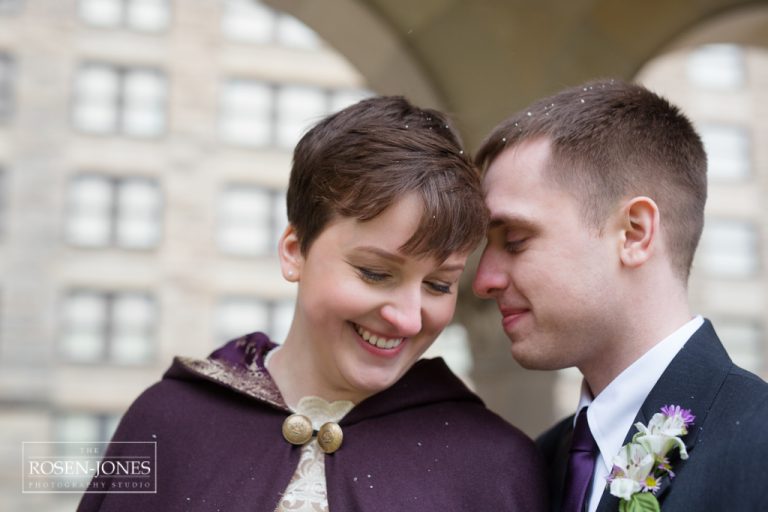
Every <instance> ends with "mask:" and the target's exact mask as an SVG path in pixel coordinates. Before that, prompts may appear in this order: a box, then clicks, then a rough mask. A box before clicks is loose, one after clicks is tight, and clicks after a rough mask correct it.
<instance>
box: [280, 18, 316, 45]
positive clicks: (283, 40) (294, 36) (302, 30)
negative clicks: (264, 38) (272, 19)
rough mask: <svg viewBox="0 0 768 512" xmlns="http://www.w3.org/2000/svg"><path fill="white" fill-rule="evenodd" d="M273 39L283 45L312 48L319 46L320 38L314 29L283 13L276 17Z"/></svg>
mask: <svg viewBox="0 0 768 512" xmlns="http://www.w3.org/2000/svg"><path fill="white" fill-rule="evenodd" d="M275 39H276V40H277V42H278V43H280V44H282V45H283V46H289V47H292V48H306V49H314V48H318V47H319V46H320V38H319V37H317V34H316V33H315V31H314V30H312V29H311V28H309V27H308V26H306V25H305V24H304V23H302V22H301V21H299V20H297V19H296V18H294V17H293V16H291V15H289V14H285V13H280V14H279V15H278V17H277V24H276V27H275Z"/></svg>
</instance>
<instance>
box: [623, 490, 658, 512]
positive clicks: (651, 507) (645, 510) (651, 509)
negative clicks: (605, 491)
mask: <svg viewBox="0 0 768 512" xmlns="http://www.w3.org/2000/svg"><path fill="white" fill-rule="evenodd" d="M624 503H626V504H627V507H626V509H623V510H622V508H621V506H619V510H621V512H661V507H660V506H659V500H657V499H656V496H654V495H653V494H651V493H650V492H638V493H636V494H633V495H632V499H631V500H630V501H628V502H626V501H623V500H622V502H621V504H622V505H624Z"/></svg>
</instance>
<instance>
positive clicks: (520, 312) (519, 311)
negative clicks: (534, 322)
mask: <svg viewBox="0 0 768 512" xmlns="http://www.w3.org/2000/svg"><path fill="white" fill-rule="evenodd" d="M499 311H500V312H501V324H502V325H503V326H504V329H505V330H509V329H511V328H512V327H513V326H514V325H515V324H516V323H517V322H518V321H520V319H521V318H522V317H524V316H525V315H526V313H529V312H530V311H531V310H530V309H528V308H518V307H499Z"/></svg>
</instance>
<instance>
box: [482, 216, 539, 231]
mask: <svg viewBox="0 0 768 512" xmlns="http://www.w3.org/2000/svg"><path fill="white" fill-rule="evenodd" d="M500 227H507V228H516V229H528V230H535V229H536V224H534V223H533V222H532V221H531V220H530V219H527V218H525V217H521V216H519V215H508V214H505V213H500V214H496V215H491V220H490V222H489V223H488V229H489V230H490V229H496V228H500Z"/></svg>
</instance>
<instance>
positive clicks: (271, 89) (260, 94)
mask: <svg viewBox="0 0 768 512" xmlns="http://www.w3.org/2000/svg"><path fill="white" fill-rule="evenodd" d="M369 96H371V92H370V91H367V90H365V89H335V90H328V89H322V88H320V87H315V86H311V85H300V84H279V85H278V84H271V83H267V82H261V81H257V80H246V79H233V80H230V81H229V82H227V83H226V84H224V87H223V89H222V95H221V118H220V127H219V129H220V133H221V137H222V139H223V140H224V141H226V142H229V143H232V144H236V145H241V146H249V147H266V146H277V147H280V148H283V149H288V150H290V149H293V146H294V145H295V144H296V143H297V142H298V141H299V139H300V138H301V136H302V135H303V133H304V131H305V130H307V129H308V128H309V127H310V126H312V125H313V124H315V123H316V122H317V121H319V120H320V119H321V118H323V117H324V116H326V115H328V114H330V113H332V112H335V111H337V110H340V109H342V108H344V107H346V106H349V105H351V104H352V103H355V102H356V101H359V100H361V99H363V98H366V97H369Z"/></svg>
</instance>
